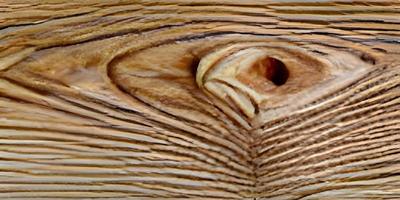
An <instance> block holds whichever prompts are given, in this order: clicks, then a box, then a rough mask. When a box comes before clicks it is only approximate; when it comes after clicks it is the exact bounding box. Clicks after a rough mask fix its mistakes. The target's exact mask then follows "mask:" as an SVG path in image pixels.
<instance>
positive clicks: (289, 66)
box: [196, 42, 363, 123]
mask: <svg viewBox="0 0 400 200" xmlns="http://www.w3.org/2000/svg"><path fill="white" fill-rule="evenodd" d="M336 55H340V56H341V57H340V58H338V57H337V56H336ZM341 58H345V59H346V60H347V63H342V62H341ZM361 64H363V63H362V60H360V59H359V58H357V57H355V56H352V55H350V54H346V53H343V52H338V51H332V52H329V53H327V54H326V55H325V56H321V55H317V54H315V53H312V52H311V51H309V50H306V49H305V48H302V47H299V46H295V45H290V43H280V42H272V43H271V42H270V43H268V42H245V43H238V44H229V45H226V46H223V47H219V48H217V49H215V50H212V51H211V52H209V53H208V54H206V55H205V56H203V57H202V58H201V60H200V62H199V64H198V67H197V73H196V82H197V84H198V86H199V88H200V89H202V90H203V91H204V92H205V93H206V94H207V95H209V96H210V98H213V100H215V101H214V102H216V103H215V104H216V105H217V106H218V107H219V108H220V109H221V110H223V111H224V112H225V113H227V114H228V115H230V116H231V117H233V118H234V119H236V121H238V122H243V123H245V122H246V121H248V120H251V119H253V118H254V117H255V116H257V114H258V113H259V112H260V111H261V110H271V109H275V108H278V107H284V106H287V105H288V104H296V101H293V100H294V99H297V98H300V97H304V96H307V94H311V92H312V91H313V90H315V89H317V88H318V87H319V85H324V84H328V83H332V82H331V81H333V80H335V79H336V80H339V79H340V77H343V75H344V74H346V73H347V72H349V71H353V70H354V69H355V68H356V67H357V65H358V66H360V65H361ZM358 68H360V67H358ZM344 77H345V76H344Z"/></svg>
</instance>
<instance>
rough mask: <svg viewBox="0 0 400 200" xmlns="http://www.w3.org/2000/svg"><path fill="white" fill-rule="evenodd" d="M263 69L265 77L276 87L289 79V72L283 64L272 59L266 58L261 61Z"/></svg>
mask: <svg viewBox="0 0 400 200" xmlns="http://www.w3.org/2000/svg"><path fill="white" fill-rule="evenodd" d="M262 63H263V65H264V67H265V70H266V71H265V77H266V78H267V79H268V80H270V81H271V82H272V83H274V84H275V85H277V86H280V85H283V84H285V83H286V81H287V80H288V78H289V70H288V69H287V67H286V66H285V64H284V63H283V62H282V61H280V60H278V59H276V58H272V57H267V58H265V59H264V60H263V61H262Z"/></svg>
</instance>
